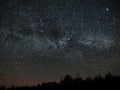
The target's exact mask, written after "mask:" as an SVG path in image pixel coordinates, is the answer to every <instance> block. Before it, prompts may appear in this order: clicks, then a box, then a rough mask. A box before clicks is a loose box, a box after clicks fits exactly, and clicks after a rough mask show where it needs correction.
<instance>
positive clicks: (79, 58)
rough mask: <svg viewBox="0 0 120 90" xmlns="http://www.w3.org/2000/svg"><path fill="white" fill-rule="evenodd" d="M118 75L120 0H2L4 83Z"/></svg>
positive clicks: (0, 71) (0, 73)
mask: <svg viewBox="0 0 120 90" xmlns="http://www.w3.org/2000/svg"><path fill="white" fill-rule="evenodd" d="M107 71H110V72H111V73H112V74H113V75H120V1H119V0H0V85H6V86H11V85H13V84H14V85H34V84H38V83H42V82H46V81H59V80H60V78H61V77H64V76H65V75H66V74H70V75H73V76H76V75H77V74H79V75H80V76H81V77H82V78H86V77H87V76H91V77H94V76H96V75H98V74H101V75H103V76H104V75H105V74H106V73H107Z"/></svg>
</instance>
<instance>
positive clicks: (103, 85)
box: [0, 72, 120, 90]
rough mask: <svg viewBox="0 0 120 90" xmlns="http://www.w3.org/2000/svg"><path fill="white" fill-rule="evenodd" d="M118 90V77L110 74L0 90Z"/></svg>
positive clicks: (2, 87)
mask: <svg viewBox="0 0 120 90" xmlns="http://www.w3.org/2000/svg"><path fill="white" fill-rule="evenodd" d="M64 89H69V90H70V89H71V90H88V89H91V90H103V89H111V90H120V76H112V75H111V73H109V72H108V73H107V74H106V76H105V77H101V75H98V76H96V77H94V78H89V77H87V78H86V79H85V80H83V79H82V78H81V77H76V78H72V77H71V76H70V75H66V76H65V77H64V79H61V81H60V82H59V83H56V82H48V83H42V84H38V85H36V86H22V87H15V86H11V87H10V88H6V87H5V86H1V87H0V90H64Z"/></svg>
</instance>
